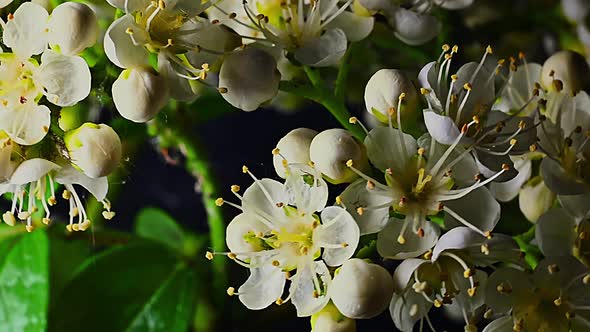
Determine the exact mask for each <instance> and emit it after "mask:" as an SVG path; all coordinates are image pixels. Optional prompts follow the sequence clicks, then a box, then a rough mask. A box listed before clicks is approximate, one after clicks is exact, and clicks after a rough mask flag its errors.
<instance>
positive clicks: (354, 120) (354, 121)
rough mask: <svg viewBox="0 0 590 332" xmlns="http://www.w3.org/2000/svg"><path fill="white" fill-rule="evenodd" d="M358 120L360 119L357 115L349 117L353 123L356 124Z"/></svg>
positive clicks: (349, 121)
mask: <svg viewBox="0 0 590 332" xmlns="http://www.w3.org/2000/svg"><path fill="white" fill-rule="evenodd" d="M358 121H359V119H358V118H357V117H356V116H351V117H350V118H349V119H348V123H352V124H355V123H357V122H358Z"/></svg>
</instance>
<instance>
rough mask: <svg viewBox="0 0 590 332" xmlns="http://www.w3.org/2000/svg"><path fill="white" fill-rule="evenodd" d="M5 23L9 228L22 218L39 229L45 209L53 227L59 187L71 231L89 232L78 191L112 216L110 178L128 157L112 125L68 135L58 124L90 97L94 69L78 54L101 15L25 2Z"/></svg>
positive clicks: (0, 144) (1, 156) (0, 162)
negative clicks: (66, 109) (86, 193)
mask: <svg viewBox="0 0 590 332" xmlns="http://www.w3.org/2000/svg"><path fill="white" fill-rule="evenodd" d="M0 24H1V25H2V28H3V35H2V40H3V45H2V47H3V49H5V50H6V49H8V51H4V52H3V53H2V54H0V195H4V194H7V193H10V194H11V195H12V207H11V209H10V210H9V211H7V212H6V213H4V214H3V216H2V218H3V220H4V222H5V223H7V224H8V225H11V226H14V225H15V224H16V222H17V220H20V221H23V222H25V223H26V229H27V230H28V231H32V230H33V224H32V219H33V218H32V217H33V214H34V213H35V212H37V211H38V210H41V213H42V216H41V219H42V220H43V222H44V223H46V224H48V223H49V222H50V216H51V214H50V209H49V206H52V205H55V204H56V203H57V198H56V194H55V191H56V188H57V185H58V184H59V185H63V186H64V188H65V190H64V191H63V195H62V196H63V198H64V199H65V200H67V201H69V204H70V212H69V214H70V223H69V225H68V226H67V228H68V230H70V231H73V230H85V229H87V228H88V227H89V226H90V220H89V219H88V216H87V214H86V212H85V209H84V206H83V202H82V200H81V198H80V196H79V195H78V193H77V192H76V190H75V188H74V185H80V186H82V187H84V188H86V189H87V190H88V191H89V192H90V193H91V194H92V195H93V196H94V197H96V198H97V199H98V200H99V201H101V202H103V204H104V206H105V209H106V211H105V212H104V215H105V217H107V218H112V217H113V216H114V212H112V211H110V203H109V201H108V200H107V199H106V195H107V191H108V181H107V178H106V176H107V175H109V174H110V173H111V172H112V171H113V170H114V169H115V168H116V167H117V166H118V164H119V160H120V159H121V142H120V139H119V136H118V135H117V133H115V131H114V130H113V129H112V128H111V127H109V126H107V125H105V124H94V123H86V124H84V125H82V126H80V127H79V128H77V129H74V130H69V131H67V132H63V130H62V129H61V128H60V127H59V125H58V124H57V121H58V119H59V113H60V110H61V108H64V107H70V106H74V105H76V104H77V103H78V102H80V101H81V100H83V99H85V98H86V97H87V96H88V95H89V93H90V87H91V75H90V70H89V67H88V64H87V63H86V61H85V60H84V59H83V58H82V57H80V56H79V54H80V53H81V52H82V51H84V50H85V49H86V48H88V47H91V46H92V45H93V44H94V43H95V42H96V39H97V37H98V23H97V19H96V15H95V14H94V11H93V10H92V9H91V8H90V7H88V6H86V5H84V4H81V3H75V2H66V3H63V4H61V5H59V6H57V7H55V8H54V9H53V10H52V11H51V13H48V11H47V10H46V9H45V8H44V7H42V6H40V5H38V4H36V3H32V2H24V3H22V4H21V5H20V6H19V7H18V9H17V10H16V11H15V12H14V14H9V15H8V17H7V21H3V20H0ZM76 217H77V223H74V219H75V218H76Z"/></svg>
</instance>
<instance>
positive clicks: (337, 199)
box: [336, 196, 342, 205]
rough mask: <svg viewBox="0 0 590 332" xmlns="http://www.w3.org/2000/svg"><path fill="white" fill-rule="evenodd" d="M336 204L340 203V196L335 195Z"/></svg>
mask: <svg viewBox="0 0 590 332" xmlns="http://www.w3.org/2000/svg"><path fill="white" fill-rule="evenodd" d="M336 204H338V205H341V204H342V197H340V196H336Z"/></svg>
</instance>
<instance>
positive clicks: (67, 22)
mask: <svg viewBox="0 0 590 332" xmlns="http://www.w3.org/2000/svg"><path fill="white" fill-rule="evenodd" d="M48 28H49V35H48V41H49V44H50V45H51V46H52V47H54V46H55V45H57V46H59V50H60V52H61V53H62V54H65V55H76V54H78V53H80V52H82V51H83V50H84V49H85V48H87V47H91V46H92V45H94V44H95V43H96V39H97V38H98V34H99V27H98V18H97V17H96V14H95V13H94V11H93V10H92V9H91V8H90V7H89V6H87V5H85V4H82V3H78V2H64V3H62V4H60V5H59V6H57V7H55V9H53V11H52V12H51V17H50V19H49V24H48Z"/></svg>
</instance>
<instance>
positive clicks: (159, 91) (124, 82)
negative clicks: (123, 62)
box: [112, 68, 168, 123]
mask: <svg viewBox="0 0 590 332" xmlns="http://www.w3.org/2000/svg"><path fill="white" fill-rule="evenodd" d="M112 94H113V102H114V103H115V106H116V107H117V111H119V114H121V116H122V117H124V118H125V119H127V120H130V121H133V122H136V123H144V122H147V121H149V120H151V119H153V118H154V117H155V116H156V115H157V114H158V113H159V112H160V110H161V109H162V108H163V107H164V106H165V105H166V103H167V102H168V85H167V80H166V78H165V77H164V76H162V75H157V74H155V73H153V72H152V70H150V69H146V68H131V69H126V70H124V71H123V72H121V75H119V77H118V78H117V80H115V82H114V83H113V88H112Z"/></svg>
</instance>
